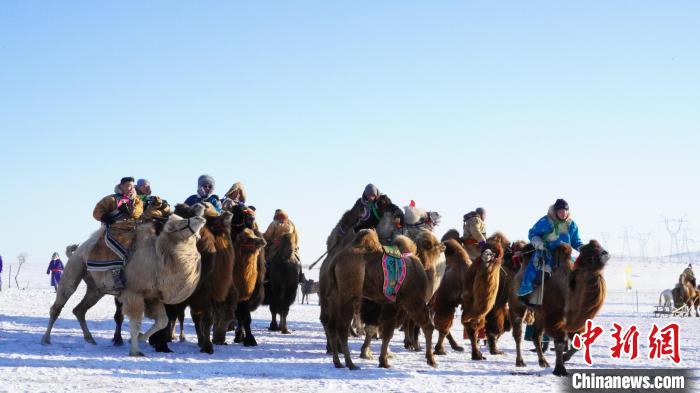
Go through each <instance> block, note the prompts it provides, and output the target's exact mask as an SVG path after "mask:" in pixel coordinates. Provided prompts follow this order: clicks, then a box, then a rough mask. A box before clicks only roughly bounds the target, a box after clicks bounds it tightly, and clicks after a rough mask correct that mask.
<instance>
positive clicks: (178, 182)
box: [0, 1, 700, 264]
mask: <svg viewBox="0 0 700 393" xmlns="http://www.w3.org/2000/svg"><path fill="white" fill-rule="evenodd" d="M698 15H700V3H698V2H695V1H688V2H682V1H669V2H651V1H600V2H560V1H557V2H555V1H552V2H544V1H542V2H540V1H528V2H523V1H513V2H499V3H498V4H494V2H443V1H430V2H418V1H395V2H394V1H381V2H377V1H353V2H340V1H333V2H328V1H294V2H264V4H263V2H245V3H244V2H206V1H199V2H194V3H192V2H172V1H167V2H165V1H164V2H159V1H149V2H128V1H125V2H117V3H110V2H94V1H86V2H77V1H73V2H48V1H46V2H41V1H3V2H2V4H0V133H1V136H2V142H1V144H0V207H2V211H3V214H2V219H1V220H0V222H1V223H2V225H0V254H1V255H2V256H3V257H4V259H5V260H6V263H7V261H8V260H14V259H15V257H16V256H17V254H19V253H20V252H22V251H26V252H28V253H29V255H30V261H31V262H32V263H37V264H44V263H46V262H48V259H49V257H50V255H51V253H52V252H53V251H54V250H57V251H59V252H60V253H61V255H62V256H63V251H64V248H65V246H66V244H68V243H72V242H80V241H83V240H84V239H86V238H87V236H88V235H89V234H90V233H91V231H93V230H94V229H96V228H97V227H98V225H99V224H98V222H97V221H95V220H94V219H93V218H92V216H91V213H92V209H93V207H94V205H95V203H96V202H97V201H98V200H99V199H100V198H101V197H103V196H105V195H107V194H108V193H110V192H111V190H112V188H113V186H114V184H116V182H117V181H118V180H119V178H120V177H122V176H126V175H131V176H134V177H137V178H138V177H147V178H149V179H150V180H151V181H152V183H153V189H154V192H155V193H156V194H159V195H161V196H163V197H164V198H166V199H167V200H169V201H171V202H178V201H183V200H184V199H185V198H186V197H187V196H189V195H190V194H193V193H194V192H195V188H196V179H197V177H198V176H199V175H200V174H202V173H208V174H211V175H212V176H214V177H215V179H216V181H217V191H219V192H220V193H223V192H225V190H226V189H227V188H228V187H229V186H230V185H231V184H232V183H234V182H235V181H243V182H244V183H245V185H246V186H247V189H248V194H249V202H250V203H251V204H253V205H255V206H256V207H257V208H258V213H259V214H258V220H259V221H260V223H261V224H262V226H263V227H266V226H267V224H268V223H269V221H270V220H271V219H272V215H273V211H274V209H275V208H284V209H286V210H287V211H288V212H289V214H290V217H291V218H292V220H293V221H294V222H295V223H296V224H297V226H298V228H299V230H300V234H301V253H302V257H303V260H304V263H309V262H311V261H312V260H314V259H316V257H318V256H319V255H320V254H321V253H322V252H323V250H324V242H325V238H326V236H327V234H328V232H329V231H330V229H331V228H332V227H333V226H334V224H335V223H336V221H337V220H338V219H339V217H340V215H341V214H342V212H343V211H344V210H345V209H348V208H350V206H351V205H352V204H353V202H354V201H355V199H356V198H357V197H358V196H359V195H360V193H361V192H362V189H363V188H364V186H365V184H366V183H368V182H373V183H375V184H377V185H378V186H379V188H380V189H381V190H382V191H383V192H385V193H387V194H389V196H390V197H391V198H392V199H393V200H394V201H395V202H396V203H397V204H399V205H406V204H407V203H408V202H409V200H410V199H415V200H416V201H417V203H418V205H419V206H422V207H426V208H428V209H431V210H437V211H439V212H441V213H442V215H443V216H444V220H443V224H442V225H441V226H440V227H439V228H438V232H439V234H440V235H441V234H442V233H443V232H444V231H446V230H447V229H449V228H450V227H460V228H461V217H462V215H463V214H464V213H466V212H467V211H469V210H472V209H474V208H475V207H477V206H484V207H485V208H486V209H487V211H488V221H487V225H488V229H489V230H490V231H491V230H496V229H500V230H503V231H505V232H506V234H507V235H509V236H510V237H511V238H513V239H518V238H525V237H526V236H527V230H528V229H529V227H530V226H531V225H532V224H533V223H534V222H535V221H536V220H537V219H538V218H539V217H541V216H542V215H543V214H544V213H545V211H546V209H547V206H548V205H550V204H551V203H553V201H554V200H555V199H556V198H559V197H563V198H565V199H567V200H568V201H569V204H570V205H571V209H572V210H571V211H572V214H573V216H574V218H575V219H576V221H577V222H578V224H579V226H580V228H581V233H582V235H583V237H584V239H585V240H587V239H590V238H601V236H602V235H601V234H602V233H608V237H609V241H608V247H609V248H610V249H611V250H612V251H613V252H620V251H621V245H622V243H621V240H620V236H621V234H622V230H623V228H624V227H625V226H630V227H631V228H632V229H631V230H632V231H633V232H634V231H636V232H652V233H653V236H652V241H651V243H650V245H649V250H648V252H649V253H650V254H655V253H657V252H662V253H663V252H666V251H667V250H668V235H667V234H666V233H665V230H663V226H662V225H661V224H660V223H661V215H662V214H663V215H667V216H669V217H680V216H685V217H686V219H687V220H688V221H689V222H690V225H689V228H691V229H693V226H694V225H695V227H694V228H695V232H690V233H689V235H690V236H691V237H693V236H696V237H697V236H698V235H699V234H700V228H698V227H697V225H698V223H700V209H699V208H698V205H697V200H698V194H699V191H700V190H699V188H700V187H699V186H698V168H700V158H698V156H699V154H700V152H699V151H698V150H699V149H700V136H699V135H700V126H699V125H700V100H699V98H700V93H699V91H698V90H699V88H700V24H698V23H697V17H698ZM691 244H692V243H691ZM632 247H633V248H634V249H637V248H638V247H637V243H636V242H633V243H632ZM694 247H695V248H696V249H697V246H694ZM633 251H634V250H633Z"/></svg>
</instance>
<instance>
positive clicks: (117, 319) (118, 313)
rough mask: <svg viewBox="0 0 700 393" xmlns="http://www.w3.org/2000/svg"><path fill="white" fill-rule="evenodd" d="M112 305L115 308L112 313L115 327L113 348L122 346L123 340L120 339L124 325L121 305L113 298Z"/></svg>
mask: <svg viewBox="0 0 700 393" xmlns="http://www.w3.org/2000/svg"><path fill="white" fill-rule="evenodd" d="M114 305H115V306H117V309H116V310H115V311H114V323H115V324H116V327H115V329H114V337H113V338H112V343H113V344H114V346H115V347H121V346H122V345H124V339H122V323H124V314H123V313H122V304H121V302H120V301H119V299H117V298H116V297H115V298H114Z"/></svg>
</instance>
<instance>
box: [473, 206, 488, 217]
mask: <svg viewBox="0 0 700 393" xmlns="http://www.w3.org/2000/svg"><path fill="white" fill-rule="evenodd" d="M474 212H475V213H476V214H478V215H480V216H483V215H484V214H485V213H486V210H484V208H483V207H477V208H476V210H474Z"/></svg>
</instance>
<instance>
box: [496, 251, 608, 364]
mask: <svg viewBox="0 0 700 393" xmlns="http://www.w3.org/2000/svg"><path fill="white" fill-rule="evenodd" d="M533 249H534V248H533V247H532V246H531V245H528V247H527V248H526V249H525V252H530V251H532V250H533ZM608 258H609V255H608V252H607V251H605V250H604V249H603V247H601V245H600V244H599V243H598V242H597V241H595V240H591V241H590V242H589V243H588V244H586V245H584V246H582V247H581V249H580V254H579V256H578V258H577V259H576V262H575V264H574V266H573V267H572V266H571V262H570V261H571V246H569V245H568V244H565V243H562V244H560V245H559V247H558V248H557V249H556V250H555V251H554V254H553V261H554V264H555V266H554V267H553V269H552V273H551V277H550V278H549V279H547V280H545V283H544V297H543V301H542V305H541V306H539V307H536V308H535V310H534V313H535V324H534V327H535V331H534V333H533V343H534V345H535V348H536V349H537V357H538V360H539V364H540V366H541V367H549V364H548V363H547V360H546V359H545V358H544V354H543V353H542V346H541V345H540V343H541V338H542V334H543V332H544V333H546V334H547V335H548V336H549V337H550V338H551V339H552V340H554V343H555V348H556V351H557V357H556V366H555V368H554V375H558V376H564V375H567V374H568V373H567V371H566V368H565V367H564V362H565V361H567V360H569V359H570V358H571V356H572V355H573V354H574V352H575V350H570V351H569V352H567V353H566V354H565V353H564V349H565V346H566V340H567V338H568V337H572V336H573V335H574V334H576V333H579V332H581V331H583V329H584V328H585V324H586V320H588V319H593V318H594V317H595V316H596V314H597V313H598V311H600V308H601V307H602V305H603V302H604V300H605V293H606V286H605V278H604V277H603V268H604V267H605V263H606V262H607V260H608ZM530 259H531V258H530ZM527 263H532V261H531V260H530V261H528V262H527ZM527 263H524V264H523V266H522V267H521V269H520V271H519V272H518V274H517V275H516V276H515V277H514V279H513V285H511V291H510V297H509V310H510V313H509V315H510V320H511V323H512V325H513V338H514V339H515V347H516V351H517V356H516V360H515V365H516V366H518V367H524V366H525V362H523V357H522V354H521V348H520V343H521V339H522V321H523V319H524V316H525V313H526V311H528V310H527V307H526V306H525V305H524V304H523V303H522V302H521V301H520V299H519V298H518V296H517V292H518V289H519V287H520V283H521V281H522V277H523V274H524V272H525V269H526V268H527ZM528 312H530V311H528Z"/></svg>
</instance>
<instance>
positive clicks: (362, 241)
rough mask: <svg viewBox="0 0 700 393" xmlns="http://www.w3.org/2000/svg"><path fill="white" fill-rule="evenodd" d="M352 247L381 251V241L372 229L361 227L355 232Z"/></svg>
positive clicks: (366, 250) (367, 250)
mask: <svg viewBox="0 0 700 393" xmlns="http://www.w3.org/2000/svg"><path fill="white" fill-rule="evenodd" d="M352 246H353V247H354V248H359V249H362V250H364V251H365V252H382V250H383V249H382V243H380V242H379V236H378V235H377V231H375V230H374V229H363V230H361V231H359V232H357V235H355V239H354V240H353V242H352Z"/></svg>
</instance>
